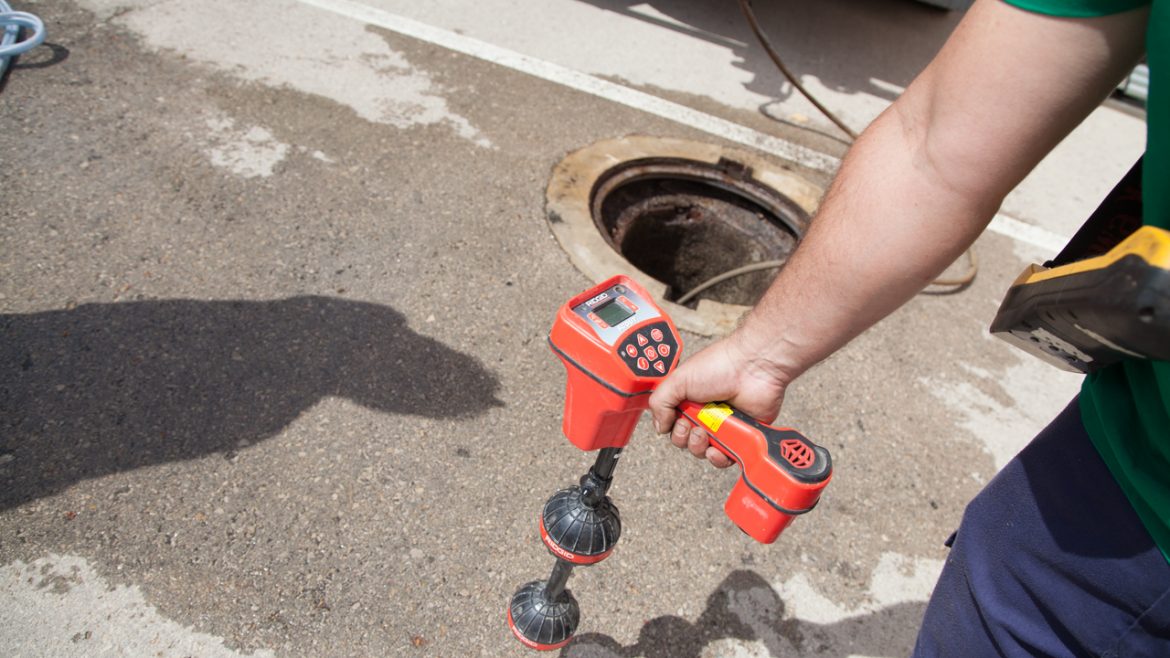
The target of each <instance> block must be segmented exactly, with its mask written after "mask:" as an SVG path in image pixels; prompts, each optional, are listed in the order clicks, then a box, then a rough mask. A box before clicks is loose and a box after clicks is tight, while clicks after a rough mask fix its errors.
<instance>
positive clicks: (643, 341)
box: [638, 334, 650, 345]
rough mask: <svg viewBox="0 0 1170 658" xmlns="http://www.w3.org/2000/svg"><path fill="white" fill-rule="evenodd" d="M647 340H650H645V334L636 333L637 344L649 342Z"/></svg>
mask: <svg viewBox="0 0 1170 658" xmlns="http://www.w3.org/2000/svg"><path fill="white" fill-rule="evenodd" d="M649 342H650V341H648V340H646V337H645V336H643V335H642V334H638V344H639V345H645V344H646V343H649Z"/></svg>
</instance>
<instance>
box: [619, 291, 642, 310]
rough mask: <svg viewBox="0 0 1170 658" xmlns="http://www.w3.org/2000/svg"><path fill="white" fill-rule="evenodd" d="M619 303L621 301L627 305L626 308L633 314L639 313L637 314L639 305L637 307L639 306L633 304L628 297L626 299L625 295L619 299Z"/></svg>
mask: <svg viewBox="0 0 1170 658" xmlns="http://www.w3.org/2000/svg"><path fill="white" fill-rule="evenodd" d="M618 301H619V302H621V303H623V304H625V305H626V308H628V309H630V311H632V312H635V313H637V312H638V305H637V304H635V303H634V302H631V301H630V300H629V298H628V297H626V296H625V295H622V296H621V297H618Z"/></svg>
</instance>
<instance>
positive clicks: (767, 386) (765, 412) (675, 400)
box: [650, 332, 791, 468]
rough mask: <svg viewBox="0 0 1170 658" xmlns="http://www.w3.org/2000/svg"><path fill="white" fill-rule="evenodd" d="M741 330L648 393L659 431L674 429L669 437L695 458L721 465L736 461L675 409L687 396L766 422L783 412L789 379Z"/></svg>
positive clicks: (680, 368)
mask: <svg viewBox="0 0 1170 658" xmlns="http://www.w3.org/2000/svg"><path fill="white" fill-rule="evenodd" d="M749 345H750V341H748V340H746V338H745V336H744V335H743V334H742V332H737V333H734V334H732V335H730V336H728V337H727V338H724V339H723V340H720V341H719V342H716V343H714V344H712V345H710V346H708V347H707V348H706V349H704V350H703V351H702V352H699V353H698V354H696V355H695V356H694V357H692V358H690V359H688V360H687V361H686V362H684V363H683V364H682V365H681V366H680V367H679V368H678V369H677V370H675V371H674V372H673V373H671V375H670V376H669V377H667V378H666V379H665V380H664V381H663V382H662V384H660V385H659V386H658V388H657V389H656V390H655V391H654V393H653V395H651V396H650V413H651V414H652V415H653V417H654V427H655V428H656V429H657V430H658V431H659V433H664V432H667V431H670V442H671V443H673V444H674V445H675V446H677V447H679V448H686V449H688V450H690V451H691V453H692V454H693V455H694V456H695V457H700V458H701V457H706V458H707V459H708V460H709V461H710V462H711V464H713V465H714V466H716V467H718V468H726V467H728V466H730V465H731V464H732V461H731V460H730V459H728V458H727V456H726V455H724V454H723V453H721V452H719V451H718V450H716V449H715V448H713V447H711V445H710V443H709V441H708V438H707V433H706V432H705V431H704V430H703V429H702V428H701V427H692V426H691V424H690V423H689V422H687V420H686V419H685V418H681V417H679V416H678V415H677V413H676V412H675V407H676V406H678V404H679V403H680V402H682V401H683V400H691V401H693V402H713V401H716V400H718V401H726V402H727V403H729V404H731V405H732V406H733V407H736V408H737V409H739V410H740V411H743V412H744V413H746V414H748V415H750V416H753V417H755V418H756V419H758V420H760V421H763V422H765V423H771V422H772V421H773V420H775V419H776V416H777V414H779V412H780V404H781V402H783V400H784V388H785V387H786V386H787V385H788V382H789V381H791V379H790V377H789V376H788V375H787V374H785V373H784V371H783V370H782V369H781V368H779V367H778V366H776V365H775V364H773V363H770V362H768V361H767V360H766V359H765V358H764V356H763V353H762V352H757V351H754V350H752V349H751V348H750V347H749Z"/></svg>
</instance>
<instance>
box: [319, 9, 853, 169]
mask: <svg viewBox="0 0 1170 658" xmlns="http://www.w3.org/2000/svg"><path fill="white" fill-rule="evenodd" d="M299 1H300V2H302V3H304V4H306V5H310V6H313V7H317V8H318V9H324V10H325V11H329V12H332V13H335V14H339V15H342V16H347V17H349V18H352V19H354V20H358V21H362V22H364V23H369V24H370V25H377V26H378V27H381V28H385V29H387V30H390V31H391V32H396V33H398V34H402V35H404V36H408V37H411V38H414V39H418V40H420V41H425V42H427V43H433V44H435V45H437V46H442V47H443V48H447V49H448V50H454V51H455V52H458V53H463V54H464V55H468V56H471V57H475V58H477V59H482V60H484V61H488V62H492V63H493V64H498V65H500V66H504V67H507V68H510V69H512V70H514V71H519V72H521V73H527V74H528V75H532V76H535V77H537V78H540V79H542V80H547V81H549V82H555V83H557V84H559V85H563V86H565V87H569V88H571V89H576V90H577V91H583V92H585V93H587V94H591V95H593V96H597V97H599V98H604V99H606V100H608V101H613V102H615V103H619V104H621V105H625V106H627V107H632V108H634V109H637V110H641V111H643V112H647V113H649V114H653V115H654V116H658V117H662V118H663V119H669V120H671V121H674V122H676V123H680V124H682V125H685V126H689V127H691V128H695V129H696V130H701V131H703V132H706V133H708V134H711V135H715V136H716V137H722V138H723V139H726V140H728V141H731V142H735V143H737V144H744V145H745V146H750V147H752V148H755V149H758V150H760V151H763V152H765V153H769V154H772V155H775V156H777V157H780V158H784V159H786V160H789V161H791V162H796V163H798V164H801V165H803V166H805V167H808V168H810V169H813V170H816V171H821V172H824V173H828V174H831V173H833V172H835V171H836V170H837V167H838V166H839V165H840V164H841V161H840V159H839V158H835V157H833V156H830V155H826V154H824V153H818V152H816V151H813V150H811V149H807V148H805V147H803V146H799V145H797V144H793V143H791V142H787V141H785V140H782V139H778V138H776V137H773V136H771V135H767V134H764V133H762V132H759V131H758V130H752V129H751V128H747V127H744V126H741V125H739V124H737V123H732V122H731V121H728V120H726V119H720V118H719V117H717V116H712V115H710V114H707V113H705V112H700V111H698V110H695V109H692V108H689V107H687V106H685V105H680V104H678V103H674V102H671V101H668V100H665V99H662V98H659V97H657V96H652V95H650V94H647V93H645V92H641V91H638V90H636V89H631V88H629V87H625V86H622V85H619V84H616V83H613V82H610V81H608V80H602V79H601V78H597V77H594V76H592V75H589V74H588V73H582V72H580V71H574V70H573V69H570V68H567V67H564V66H561V65H560V64H553V63H552V62H547V61H544V60H541V59H537V58H535V57H529V56H528V55H524V54H522V53H518V52H516V51H514V50H508V49H507V48H501V47H499V46H495V45H492V44H490V43H486V42H484V41H480V40H478V39H472V38H471V37H466V36H463V35H462V34H456V33H455V32H450V31H448V30H444V29H441V28H437V27H433V26H430V25H426V24H425V23H420V22H418V21H416V20H413V19H410V18H406V17H404V16H399V15H397V14H392V13H390V12H388V11H384V10H381V9H376V8H374V7H369V6H366V5H363V4H360V3H357V2H349V1H348V0H299Z"/></svg>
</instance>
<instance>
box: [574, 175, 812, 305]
mask: <svg viewBox="0 0 1170 658" xmlns="http://www.w3.org/2000/svg"><path fill="white" fill-rule="evenodd" d="M591 206H592V208H591V209H592V213H593V220H594V222H595V223H596V224H597V226H598V228H599V229H600V230H601V232H602V236H603V237H604V238H605V240H606V241H607V242H608V243H609V244H610V246H611V247H613V248H614V249H615V250H617V251H618V253H620V254H622V256H624V257H625V259H626V260H627V261H629V262H630V263H631V264H633V265H634V266H635V267H637V268H638V269H639V270H641V271H642V272H645V273H646V274H648V275H650V276H652V277H654V278H655V279H657V280H659V281H661V282H663V283H665V284H666V285H667V290H666V295H665V297H666V299H667V300H669V301H673V302H677V301H678V300H679V299H680V298H682V297H683V296H685V295H686V294H687V293H688V292H690V291H692V290H694V289H695V288H696V287H698V286H700V285H701V284H703V283H705V282H707V281H709V280H710V279H712V278H713V277H716V276H718V275H720V274H723V273H725V272H728V271H730V270H734V269H736V268H740V267H742V266H744V265H749V264H752V263H759V262H762V261H785V260H787V258H788V256H789V254H791V253H792V250H793V249H794V248H795V247H796V244H797V242H798V241H799V240H800V238H801V236H803V235H804V231H805V229H806V228H807V227H808V222H809V216H808V213H807V212H806V211H805V210H804V209H803V208H801V207H800V206H798V205H797V204H796V203H795V202H793V201H792V200H791V199H789V198H788V197H786V196H784V195H782V194H780V193H779V192H777V191H776V190H774V189H773V188H771V187H768V186H765V185H763V184H761V183H760V182H759V181H757V180H755V179H754V178H753V177H752V172H751V169H750V168H748V167H745V166H743V165H741V164H739V163H736V162H732V161H729V160H720V161H719V162H718V163H717V164H710V163H703V162H696V161H690V160H681V159H665V158H663V159H647V160H638V161H631V162H628V163H625V164H624V165H623V166H619V167H616V168H614V169H611V170H610V171H608V172H606V174H605V175H604V176H603V177H602V178H600V179H599V180H598V181H597V183H596V184H595V185H594V189H593V195H592V202H591ZM778 271H779V270H778V269H776V268H773V269H766V270H759V271H755V272H749V273H745V274H741V275H738V276H735V277H733V278H730V279H728V280H725V281H722V282H720V283H717V284H715V285H713V286H711V287H709V288H707V289H706V290H703V291H702V292H700V293H699V294H698V295H695V296H694V297H693V298H692V299H690V300H688V301H687V302H686V304H685V305H686V306H689V307H691V308H694V307H695V306H696V305H697V304H698V301H699V300H700V299H711V300H715V301H720V302H724V303H727V304H741V305H745V306H751V305H753V304H755V303H756V302H757V301H758V300H759V299H760V297H761V296H762V295H763V294H764V291H765V290H766V289H767V287H768V284H769V283H771V281H772V279H773V278H775V276H776V273H777V272H778Z"/></svg>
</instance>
